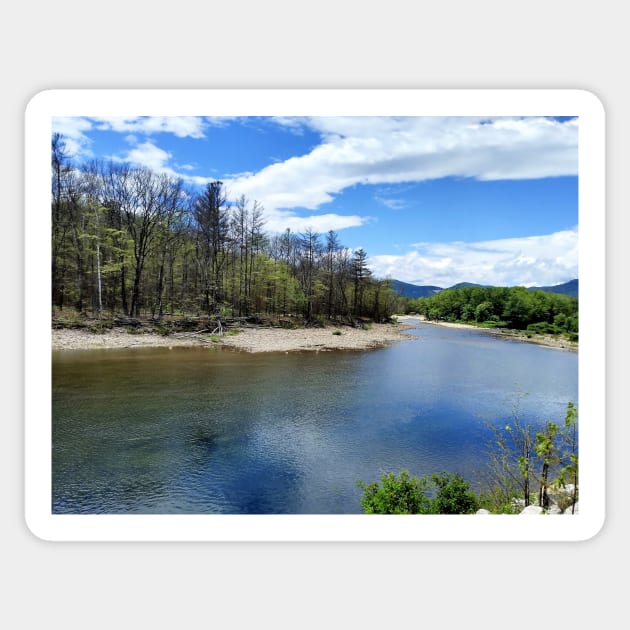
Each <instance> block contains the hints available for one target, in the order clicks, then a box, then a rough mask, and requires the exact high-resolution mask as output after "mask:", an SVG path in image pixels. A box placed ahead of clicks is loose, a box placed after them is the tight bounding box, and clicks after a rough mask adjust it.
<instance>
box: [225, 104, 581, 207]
mask: <svg viewBox="0 0 630 630" xmlns="http://www.w3.org/2000/svg"><path fill="white" fill-rule="evenodd" d="M276 122H278V123H279V124H281V125H283V126H285V127H286V126H289V123H291V125H293V126H297V125H298V123H299V124H302V125H309V126H310V127H311V128H312V129H313V130H315V131H317V132H319V133H320V134H321V136H322V138H323V142H322V144H320V145H318V146H317V147H315V148H314V149H313V150H312V151H310V152H309V153H307V154H305V155H301V156H297V157H292V158H290V159H288V160H285V161H284V162H279V163H275V164H271V165H269V166H267V167H265V168H263V169H261V170H260V171H258V172H257V173H247V174H243V175H242V176H239V177H234V178H232V179H230V180H229V181H227V182H226V183H227V184H229V187H230V189H231V190H232V191H233V192H234V193H235V194H236V196H240V195H241V194H244V195H246V196H247V197H248V198H251V199H256V200H258V201H259V202H260V203H261V204H263V205H264V206H265V208H267V209H268V210H269V211H273V210H280V209H291V208H306V209H309V210H317V209H319V208H320V207H321V206H322V205H324V204H326V203H329V202H331V201H332V200H333V199H334V196H335V195H336V194H338V193H340V192H342V191H343V190H344V189H346V188H348V187H350V186H354V185H357V184H366V183H370V184H400V183H403V182H404V183H409V182H421V181H425V180H429V179H436V178H442V177H447V176H456V177H473V178H477V179H481V180H496V179H528V178H540V177H551V176H560V175H576V174H577V172H578V164H577V142H578V128H577V121H576V120H570V121H566V122H558V121H555V120H551V119H548V118H523V119H521V118H500V119H496V120H489V119H481V118H468V117H446V118H433V117H403V118H390V117H376V118H374V117H361V116H353V117H316V118H308V119H305V118H300V119H295V120H291V119H289V120H288V121H287V120H286V119H276Z"/></svg>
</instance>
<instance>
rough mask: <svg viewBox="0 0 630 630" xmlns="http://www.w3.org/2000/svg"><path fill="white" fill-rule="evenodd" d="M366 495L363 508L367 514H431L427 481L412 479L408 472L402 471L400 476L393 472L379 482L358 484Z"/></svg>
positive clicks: (362, 501)
mask: <svg viewBox="0 0 630 630" xmlns="http://www.w3.org/2000/svg"><path fill="white" fill-rule="evenodd" d="M357 483H358V485H359V487H360V488H361V489H362V490H363V492H364V494H363V497H362V498H361V507H362V508H363V512H364V513H365V514H429V512H430V507H431V501H430V499H429V497H428V491H429V483H428V481H427V479H418V478H417V477H410V476H409V471H408V470H401V471H400V476H396V474H394V473H393V472H390V473H387V474H384V475H383V476H382V477H381V484H379V483H377V482H373V483H368V484H364V483H363V482H361V481H358V482H357Z"/></svg>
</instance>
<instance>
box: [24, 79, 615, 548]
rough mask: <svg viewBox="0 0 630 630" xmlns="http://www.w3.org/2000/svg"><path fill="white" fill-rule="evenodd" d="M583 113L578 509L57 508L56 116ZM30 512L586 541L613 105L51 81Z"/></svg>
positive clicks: (594, 506) (426, 536)
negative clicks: (53, 356)
mask: <svg viewBox="0 0 630 630" xmlns="http://www.w3.org/2000/svg"><path fill="white" fill-rule="evenodd" d="M99 115H106V116H112V115H120V116H131V115H142V116H149V115H156V116H157V115H160V116H175V115H177V116H184V115H190V116H193V115H194V116H198V115H203V116H210V115H212V116H236V115H241V116H266V115H273V116H304V115H335V116H338V115H379V116H380V115H383V116H391V115H398V116H434V115H435V116H471V115H478V116H533V115H544V116H549V115H571V116H579V117H580V120H579V243H580V250H579V279H580V295H581V300H580V362H579V365H580V367H579V416H580V513H579V514H578V515H573V516H540V517H527V516H499V515H491V516H485V517H484V516H477V515H474V516H462V515H458V516H437V515H436V516H374V515H370V516H365V515H343V516H336V515H334V516H333V515H330V516H329V515H323V516H301V515H281V516H280V515H251V516H235V515H159V516H154V515H151V516H148V515H147V516H145V515H141V516H136V515H80V516H79V515H53V514H51V448H50V445H51V408H50V407H51V405H50V403H51V367H50V364H51V362H50V346H51V335H50V329H49V327H45V326H42V321H41V314H42V313H43V312H48V309H49V296H50V273H49V272H48V270H49V265H50V233H51V232H50V137H51V118H52V117H53V116H99ZM25 132H26V134H25V142H26V145H25V149H26V150H25V155H26V165H25V175H26V177H25V185H26V188H25V201H26V217H25V261H24V262H25V281H26V287H25V330H26V331H27V334H26V336H25V518H26V523H27V525H28V527H29V529H30V530H31V532H32V533H33V534H34V535H35V536H37V537H39V538H42V539H44V540H50V541H114V540H116V541H344V542H345V541H584V540H588V539H590V538H592V537H593V536H595V535H596V534H598V533H599V532H600V531H601V529H602V527H603V524H604V520H605V418H606V412H605V114H604V109H603V106H602V104H601V102H600V101H599V99H598V98H597V97H596V96H594V95H593V94H592V93H590V92H587V91H584V90H521V89H516V90H502V89H500V90H496V89H492V90H478V89H475V90H472V89H471V90H415V89H386V90H363V89H351V90H337V89H328V90H319V89H312V90H311V89H305V90H286V89H279V90H273V89H261V90H249V89H228V90H87V89H86V90H50V91H44V92H40V93H38V94H36V95H35V96H34V97H33V98H32V99H31V101H30V102H29V103H28V106H27V108H26V114H25Z"/></svg>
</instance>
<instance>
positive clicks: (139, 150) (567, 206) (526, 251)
mask: <svg viewBox="0 0 630 630" xmlns="http://www.w3.org/2000/svg"><path fill="white" fill-rule="evenodd" d="M53 131H56V132H60V133H61V134H63V136H64V139H65V141H66V145H67V148H68V150H69V152H70V153H71V155H72V156H73V157H74V159H75V160H76V161H77V162H80V161H82V160H91V159H95V158H100V159H104V160H110V159H112V160H114V161H126V162H130V163H132V164H134V165H137V166H146V167H149V168H151V169H153V170H155V171H157V172H166V173H170V174H172V175H177V176H180V177H182V178H183V179H184V180H185V181H186V182H187V184H189V185H191V186H200V187H201V186H204V185H205V184H206V183H208V182H210V181H214V180H217V179H219V180H221V181H223V182H224V184H225V189H226V192H227V194H228V197H229V198H230V199H236V198H238V197H240V196H241V195H245V196H246V197H247V198H248V199H249V200H250V201H251V202H253V201H258V202H259V203H260V204H261V205H262V206H263V207H264V213H265V214H264V216H265V221H266V223H265V229H266V231H267V232H270V233H272V232H276V231H284V230H285V229H286V228H290V229H291V230H292V231H293V232H298V233H299V232H302V231H304V230H306V229H307V228H311V229H313V230H315V231H317V232H320V233H322V234H323V233H325V232H327V231H328V230H330V229H333V230H336V231H337V232H338V234H339V238H340V241H341V242H342V244H343V245H344V246H346V247H348V248H350V249H352V250H355V249H357V248H359V247H363V248H364V249H365V251H366V252H367V254H368V262H369V264H370V267H371V268H372V270H373V272H374V273H375V275H377V276H379V277H386V276H389V277H392V278H396V279H399V280H403V281H405V282H411V283H414V284H420V285H436V286H441V287H447V286H451V285H453V284H455V283H457V282H478V283H481V284H492V285H499V286H512V285H524V286H542V285H553V284H559V283H562V282H566V281H568V280H570V279H572V278H577V277H578V249H577V244H578V238H577V237H578V120H577V118H571V117H527V118H522V117H514V118H509V117H498V118H491V117H486V118H481V117H459V116H457V117H442V118H437V117H426V116H423V117H409V116H407V117H368V116H344V117H335V116H324V117H275V118H274V117H241V118H229V117H222V118H215V117H191V116H187V117H178V116H170V117H150V116H147V117H135V116H134V117H131V116H130V117H109V118H108V117H99V118H90V117H65V118H54V119H53Z"/></svg>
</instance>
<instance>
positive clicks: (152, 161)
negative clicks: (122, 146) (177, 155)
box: [124, 142, 171, 173]
mask: <svg viewBox="0 0 630 630" xmlns="http://www.w3.org/2000/svg"><path fill="white" fill-rule="evenodd" d="M170 159H171V154H170V153H168V152H167V151H164V149H160V148H159V147H157V146H155V145H154V144H153V143H152V142H143V143H142V144H139V145H138V146H136V147H134V148H133V149H131V150H130V151H129V152H128V153H127V155H126V157H125V159H124V161H125V162H130V163H131V164H134V165H136V166H145V167H147V168H150V169H151V170H154V171H156V172H159V173H163V172H165V171H168V170H170V169H168V167H167V166H166V163H167V162H168V161H169V160H170Z"/></svg>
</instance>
